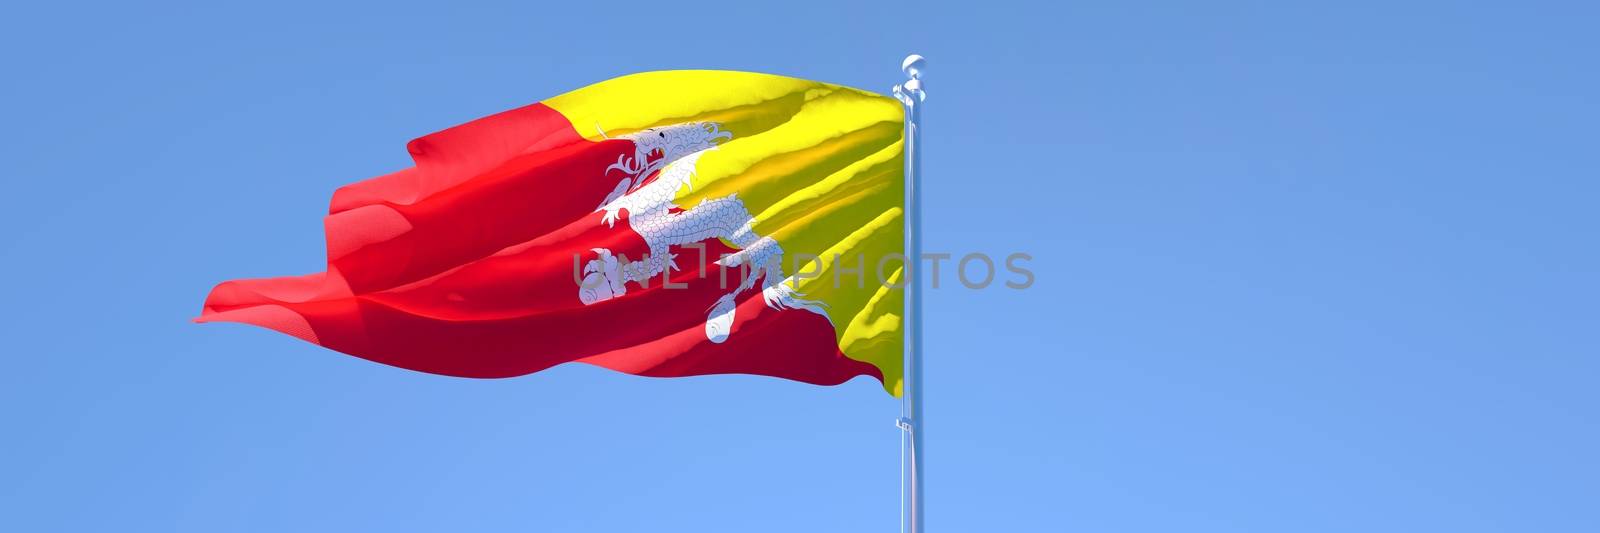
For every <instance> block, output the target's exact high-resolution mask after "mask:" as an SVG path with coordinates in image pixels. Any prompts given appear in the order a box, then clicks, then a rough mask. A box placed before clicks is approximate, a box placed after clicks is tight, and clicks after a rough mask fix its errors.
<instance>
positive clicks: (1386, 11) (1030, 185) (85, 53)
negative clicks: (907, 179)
mask: <svg viewBox="0 0 1600 533" xmlns="http://www.w3.org/2000/svg"><path fill="white" fill-rule="evenodd" d="M565 4H567V5H564V6H559V7H557V6H551V7H540V6H536V5H534V3H530V2H520V3H505V4H497V5H473V6H471V7H467V6H462V5H457V4H456V3H445V2H434V3H428V4H414V5H401V4H398V3H392V2H391V3H382V4H378V3H374V4H370V5H357V4H352V5H338V6H330V5H323V4H322V3H297V2H271V3H257V4H256V5H253V6H250V7H222V6H217V5H213V4H212V3H195V4H192V5H179V4H150V5H147V6H141V7H135V6H131V5H124V4H121V3H115V4H113V3H103V4H81V5H46V4H42V3H35V4H31V5H19V6H11V7H8V8H7V15H6V16H5V17H3V18H0V59H3V64H4V67H5V72H6V77H5V83H3V84H0V102H4V104H0V106H3V109H4V114H3V117H4V122H5V124H6V127H5V128H4V129H3V130H0V169H3V172H0V175H3V176H4V183H5V193H6V194H5V197H6V199H7V200H8V201H7V202H6V204H7V205H6V208H5V209H3V210H0V227H4V228H5V229H6V231H4V232H0V259H3V262H0V268H3V269H4V270H3V271H0V272H3V273H4V275H5V279H7V280H9V281H10V283H9V284H8V287H7V291H6V297H5V301H6V302H7V304H8V305H6V306H4V308H3V309H0V334H3V335H4V338H5V339H7V341H8V342H7V343H6V344H7V346H6V348H5V350H4V361H5V371H4V372H0V417H3V420H5V421H6V424H5V426H4V428H5V429H3V430H0V431H3V432H4V433H3V434H0V442H3V444H0V449H3V450H4V453H0V480H3V481H0V530H6V531H205V532H211V531H360V530H365V531H755V530H759V531H892V530H894V528H896V527H897V525H898V514H897V513H898V511H897V506H898V493H897V490H896V487H897V478H898V463H897V461H898V444H897V443H898V440H897V439H898V435H897V433H896V431H897V430H896V429H895V428H894V426H893V424H892V422H893V419H894V417H895V416H896V415H897V403H896V402H895V401H894V400H892V399H890V398H888V397H887V396H885V395H884V394H883V393H882V392H881V391H880V390H879V389H878V387H877V385H876V384H875V383H870V382H866V381H860V380H858V381H854V382H850V383H847V384H845V385H842V386H839V387H834V388H822V387H812V386H807V385H801V384H796V383H790V382H784V381H779V380H774V379H766V378H755V377H704V378H690V379H676V380H657V379H647V378H639V377H633V376H627V375H622V374H616V373H611V372H608V371H604V370H600V369H597V368H591V367H587V366H581V365H574V366H564V367H558V368H555V369H552V370H549V371H546V372H543V373H540V374H535V375H532V376H527V377H523V378H518V379H511V380H501V381H476V380H461V379H450V378H444V377H438V376H430V375H424V374H418V373H413V372H408V371H403V370H398V369H395V368H390V367H385V366H381V365H376V364H372V363H368V362H365V361H362V360H358V359H355V358H351V357H347V356H343V355H339V354H335V353H331V352H327V351H323V350H320V349H318V348H315V347H313V346H310V345H308V344H305V343H302V342H300V341H297V340H295V339H292V338H289V337H287V336H283V335H278V334H275V333H271V332H267V331H264V330H258V329H253V328H248V327H244V326H233V325H209V326H199V325H193V324H190V323H189V322H188V319H189V318H190V317H192V316H194V315H195V314H197V313H198V311H199V307H200V302H201V299H202V297H203V296H204V295H205V293H206V291H207V290H208V289H209V288H210V287H211V285H212V284H213V283H215V282H217V281H220V280H223V279H228V278H235V277H251V276H267V275H279V274H290V273H302V272H311V271H316V270H319V269H320V268H321V267H322V265H321V264H320V263H321V260H322V242H321V227H320V214H321V213H322V210H323V209H324V208H325V207H326V201H327V199H328V196H329V194H330V193H331V192H332V191H333V189H334V188H335V187H337V186H339V185H340V184H343V183H347V182H350V181H354V180H357V179H361V178H365V177H368V176H372V175H376V174H379V173H383V172H387V171H390V170H393V169H396V168H399V167H401V166H404V165H406V164H407V161H408V159H407V156H406V152H405V150H404V143H405V142H406V141H407V140H409V139H411V138H413V137H416V136H419V135H422V134H426V133H429V132H432V131H435V130H438V129H441V128H443V127H447V126H450V125H454V124H457V123H460V122H463V121H466V120H469V119H472V118H475V117H478V116H482V115H485V114H489V113H493V112H496V111H499V110H503V109H507V108H511V107H515V106H519V105H522V104H526V103H530V102H533V101H537V100H539V99H541V98H544V97H548V96H552V95H555V94H559V93H561V92H564V91H566V90H569V89H572V88H576V87H579V86H582V85H586V84H588V83H591V82H594V81H598V80H602V79H605V78H609V77H612V76H615V75H619V74H624V73H629V72H635V71H641V70H653V69H669V68H721V69H741V70H756V71H764V72H774V73H781V74H787V75H793V76H799V77H806V78H813V79H819V80H825V81H830V82H836V83H843V84H847V85H853V86H858V87H862V88H867V89H873V90H879V91H886V90H887V89H888V88H889V87H890V86H891V85H892V84H894V83H895V82H897V81H898V79H899V73H898V70H897V67H898V65H899V60H900V58H901V57H903V56H904V55H905V54H906V53H908V52H918V53H921V54H924V55H926V56H928V58H929V59H930V61H931V65H932V66H931V69H930V72H929V75H928V86H929V92H930V98H929V100H928V107H927V126H926V129H927V139H926V145H927V153H926V155H925V160H924V162H925V165H926V167H927V178H926V179H927V197H926V200H927V207H926V213H927V214H926V218H927V220H926V221H927V228H926V232H927V247H928V249H929V251H947V252H953V253H958V254H960V253H966V252H973V251H977V252H988V253H994V254H1005V253H1011V252H1014V251H1025V252H1028V253H1031V254H1032V255H1033V256H1034V257H1035V260H1034V262H1033V263H1032V264H1031V266H1032V269H1033V270H1034V272H1035V273H1036V274H1037V283H1036V284H1035V285H1034V286H1033V287H1032V288H1030V289H1029V290H1026V291H1012V290H1006V289H1003V288H1001V289H990V290H985V291H970V290H966V289H963V288H961V287H960V286H959V285H958V284H947V285H945V288H943V289H941V290H938V291H932V292H931V293H930V294H929V296H928V301H927V305H928V309H927V313H928V314H927V319H926V320H927V328H928V336H927V344H928V348H929V349H928V354H927V358H928V363H927V364H928V370H927V379H928V389H929V395H928V399H927V408H928V413H929V426H928V446H929V448H928V469H929V470H928V483H929V488H928V491H929V499H928V505H929V511H928V518H929V522H930V524H931V526H932V527H933V530H934V531H1118V532H1123V531H1129V532H1132V531H1151V532H1171V531H1264V532H1265V531H1271V532H1277V531H1329V532H1348V531H1374V532H1376V531H1396V532H1400V531H1405V532H1410V531H1453V532H1475V531H1518V532H1522V531H1548V532H1556V531H1594V530H1596V529H1597V528H1600V507H1596V506H1595V505H1594V501H1595V498H1596V496H1597V495H1600V481H1597V480H1600V461H1597V460H1596V459H1595V454H1594V451H1595V450H1597V449H1600V428H1597V426H1596V424H1595V420H1596V419H1597V418H1600V388H1597V387H1596V386H1595V379H1596V376H1597V375H1600V360H1597V358H1600V339H1597V338H1596V331H1600V330H1597V328H1596V325H1597V324H1600V316H1597V315H1600V312H1597V310H1596V309H1597V308H1596V301H1597V296H1600V290H1597V288H1600V287H1597V282H1596V274H1597V273H1600V252H1597V250H1596V247H1595V232H1596V230H1597V229H1600V220H1597V218H1600V216H1597V211H1596V209H1595V204H1596V200H1597V198H1600V182H1597V180H1596V177H1597V176H1600V173H1597V169H1600V161H1597V159H1600V150H1596V145H1595V139H1596V135H1595V129H1594V124H1595V123H1596V119H1600V109H1597V107H1600V106H1597V102H1600V99H1597V98H1596V97H1595V95H1596V94H1600V77H1597V75H1596V74H1595V73H1596V72H1600V69H1597V68H1596V67H1597V65H1596V64H1595V63H1596V59H1595V50H1597V49H1600V40H1597V39H1596V37H1595V36H1594V35H1595V33H1594V32H1593V27H1592V22H1593V21H1594V20H1595V19H1596V16H1597V15H1600V13H1596V12H1595V8H1593V7H1591V6H1588V5H1583V4H1581V3H1577V2H1573V3H1570V4H1565V5H1563V4H1557V3H1545V2H1527V3H1518V4H1515V5H1506V6H1498V7H1496V6H1463V5H1458V3H1451V2H1438V3H1430V2H1405V3H1395V2H1339V3H1333V4H1329V5H1322V6H1302V7H1290V6H1284V5H1280V4H1281V3H1276V2H1214V3H1205V5H1199V4H1195V3H1185V2H1172V3H1152V2H1103V3H1077V2H1073V3H1051V4H1043V3H1041V4H1038V5H1017V4H1008V3H1004V2H983V3H981V5H972V6H954V5H951V6H936V5H931V4H930V5H924V6H920V7H897V6H893V5H888V4H883V5H877V6H871V7H867V6H860V5H851V4H854V3H845V2H840V3H833V4H829V3H824V2H804V3H791V4H788V5H784V6H771V7H756V6H751V5H739V4H727V5H717V4H713V3H705V4H684V5H678V4H666V3H654V4H645V3H639V4H628V3H622V2H610V3H605V4H604V5H594V6H582V7H580V6H579V5H578V3H576V2H567V3H565Z"/></svg>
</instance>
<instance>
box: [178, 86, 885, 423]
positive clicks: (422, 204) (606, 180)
mask: <svg viewBox="0 0 1600 533" xmlns="http://www.w3.org/2000/svg"><path fill="white" fill-rule="evenodd" d="M902 121H903V110H902V106H901V104H900V102H898V101H896V100H894V99H892V98H889V97H885V96H880V95H876V94H872V93H867V92H864V91H859V90H856V89H850V88H846V87H841V86H837V85H831V84H826V83H819V82H814V81H806V80H799V79H793V78H786V77H781V76H772V75H766V74H754V73H745V72H723V71H669V72H648V73H642V74H635V75H631V76H625V77H621V78H617V79H613V80H609V81H605V82H601V83H598V84H595V85H591V86H589V87H585V88H582V89H579V90H576V91H573V92H570V93H567V94H564V95H561V96H557V97H555V98H551V99H549V100H546V101H544V102H540V103H537V104H533V105H530V106H526V107H522V108H518V109H514V110H511V111H506V112H503V113H499V114H496V115H492V116H489V117H485V118H482V119H478V120H475V121H472V122H469V123H467V124H463V125H460V126H456V127H454V128H450V129H447V130H444V131H441V132H438V133H434V134H432V135H428V136H425V137H422V138H420V139H416V140H414V141H412V142H411V143H410V144H409V145H408V146H407V148H408V149H409V151H410V153H411V156H412V158H413V160H414V162H415V166H413V167H411V168H407V169H404V170H401V171H399V172H395V173H393V174H388V175H385V176H380V177H377V178H373V179H369V180H366V181H362V182H358V183H354V184H351V185H347V186H345V187H343V188H340V189H339V190H337V191H335V192H334V195H333V201H332V203H331V206H330V209H329V214H328V216H327V218H326V219H325V228H326V241H327V270H326V271H325V272H322V273H317V274H311V275H307V276H298V277H283V278H270V279H254V280H237V281H228V282H224V283H222V284H220V285H218V286H217V287H216V288H215V289H213V290H212V291H211V294H210V295H209V296H208V297H207V298H206V301H205V307H204V310H203V312H202V314H201V316H200V317H199V318H198V319H197V321H200V322H242V323H247V324H254V325H257V326H262V327H266V328H271V329H274V330H277V331H280V332H283V333H286V334H289V335H293V336H295V337H299V338H301V339H304V340H306V341H309V342H312V343H316V344H319V345H322V346H325V347H327V348H331V349H334V350H338V351H340V352H344V353H347V354H351V355H355V356H358V357H362V358H366V359H370V360H373V361H377V362H381V363H385V364H390V365H394V366H398V367H402V368H408V369H412V370H418V371H422V372H430V373H435V374H445V375H453V376H466V377H479V378H497V377H509V376H518V375H523V374H528V373H531V372H537V371H539V370H543V369H545V368H549V367H551V366H554V365H558V364H562V363H567V362H573V361H576V362H582V363H588V364H593V365H598V366H601V367H605V368H610V369H614V370H618V371H621V372H627V373H632V374H638V375H646V376H660V377H672V376H690V375H702V374H727V373H743V374H760V375H768V376H776V377H782V378H788V379H793V380H798V381H803V382H808V383H817V384H827V385H832V384H838V383H842V382H844V381H846V380H849V379H851V378H852V377H855V376H859V375H869V376H873V377H875V378H878V379H879V380H880V381H881V382H882V383H883V386H884V388H885V390H887V391H888V392H890V393H891V394H894V395H896V396H898V395H899V394H900V392H901V345H902V342H901V319H900V314H901V309H902V298H901V294H900V291H899V290H897V288H896V285H898V284H899V283H900V281H901V278H902V276H904V274H905V273H904V272H903V271H902V269H903V265H904V258H903V256H901V255H900V254H902V253H904V240H903V233H902V228H903V221H902V218H901V217H902V211H903V198H904V168H903V159H902V152H903V145H902V133H903V126H902Z"/></svg>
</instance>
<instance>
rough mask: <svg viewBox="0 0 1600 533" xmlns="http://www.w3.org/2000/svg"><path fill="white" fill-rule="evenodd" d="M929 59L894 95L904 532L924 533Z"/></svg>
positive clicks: (915, 66)
mask: <svg viewBox="0 0 1600 533" xmlns="http://www.w3.org/2000/svg"><path fill="white" fill-rule="evenodd" d="M926 66H927V60H925V59H923V58H922V56H920V55H916V54H911V55H909V56H906V59H905V61H904V62H902V63H901V64H900V70H902V71H904V72H905V74H906V78H907V80H906V81H905V82H904V83H901V84H898V85H895V86H894V96H895V98H897V99H899V100H900V102H901V103H902V104H905V108H906V119H905V120H906V123H905V126H906V128H905V131H906V133H905V148H906V152H905V165H906V167H905V170H906V198H905V201H906V218H905V238H906V257H907V260H906V270H905V272H906V274H907V279H906V283H905V291H906V292H905V297H906V298H905V317H906V322H905V324H906V327H905V347H906V349H905V353H904V355H903V357H904V361H903V363H904V369H905V372H904V374H905V375H904V378H903V380H902V383H904V389H903V390H902V394H901V396H900V420H899V421H898V423H897V425H899V426H900V430H901V437H900V440H901V454H902V457H901V465H900V477H901V479H900V484H901V485H900V490H901V493H900V494H901V497H900V499H901V507H902V509H901V516H900V530H901V531H902V532H903V533H924V528H923V511H924V509H923V505H922V495H923V491H922V486H923V476H922V459H923V456H924V455H925V454H924V449H923V446H922V438H923V435H924V433H925V430H924V426H925V425H926V424H925V423H924V421H923V418H922V417H923V411H922V269H921V266H920V265H921V264H922V150H921V148H922V101H923V100H925V99H927V94H926V93H924V92H923V90H922V70H923V68H925V67H926Z"/></svg>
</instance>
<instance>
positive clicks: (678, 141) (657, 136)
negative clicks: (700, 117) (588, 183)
mask: <svg viewBox="0 0 1600 533" xmlns="http://www.w3.org/2000/svg"><path fill="white" fill-rule="evenodd" d="M618 138H620V139H627V140H630V141H633V146H634V152H633V157H632V158H627V157H624V158H621V159H619V160H618V161H617V163H616V164H614V165H611V166H610V167H607V168H606V171H607V172H609V171H611V170H621V171H623V172H626V173H628V174H629V175H632V176H639V177H642V176H646V175H649V174H650V173H651V172H654V171H656V170H660V169H661V168H662V167H665V166H667V164H668V163H671V162H673V161H677V160H679V159H682V158H683V157H685V156H688V155H689V154H693V153H696V152H701V151H704V150H709V149H712V148H716V146H717V142H718V140H726V139H731V138H733V133H732V132H728V131H724V130H723V129H722V127H721V125H720V124H717V123H715V122H685V123H682V124H672V125H669V126H657V127H654V128H649V129H645V130H643V131H639V132H635V133H630V134H627V135H623V136H621V137H618Z"/></svg>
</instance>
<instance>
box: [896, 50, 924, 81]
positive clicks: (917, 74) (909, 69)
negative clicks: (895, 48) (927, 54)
mask: <svg viewBox="0 0 1600 533" xmlns="http://www.w3.org/2000/svg"><path fill="white" fill-rule="evenodd" d="M927 66H928V60H927V59H925V58H923V57H922V56H920V55H917V54H911V55H908V56H906V60H905V61H902V62H901V63H900V70H903V71H905V72H906V76H907V77H909V78H911V79H913V80H920V79H922V69H923V68H925V67H927Z"/></svg>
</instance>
